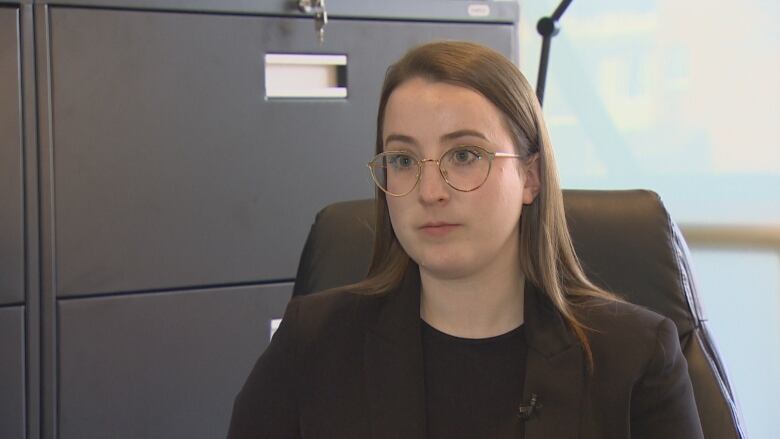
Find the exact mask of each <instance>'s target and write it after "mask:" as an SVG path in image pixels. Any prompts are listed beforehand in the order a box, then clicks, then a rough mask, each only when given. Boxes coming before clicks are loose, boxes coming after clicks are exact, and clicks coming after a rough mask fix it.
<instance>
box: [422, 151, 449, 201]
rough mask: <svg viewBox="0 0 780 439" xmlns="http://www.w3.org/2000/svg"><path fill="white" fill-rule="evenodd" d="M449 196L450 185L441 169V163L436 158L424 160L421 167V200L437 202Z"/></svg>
mask: <svg viewBox="0 0 780 439" xmlns="http://www.w3.org/2000/svg"><path fill="white" fill-rule="evenodd" d="M426 165H430V166H426ZM449 197H450V186H449V185H448V184H447V182H446V181H445V180H444V177H443V176H442V174H441V172H440V171H439V164H438V163H437V162H436V161H435V160H425V161H423V162H422V163H421V169H420V200H421V201H422V202H424V203H437V202H441V201H444V200H447V199H449Z"/></svg>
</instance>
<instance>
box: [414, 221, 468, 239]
mask: <svg viewBox="0 0 780 439" xmlns="http://www.w3.org/2000/svg"><path fill="white" fill-rule="evenodd" d="M459 226H460V224H448V223H431V224H425V225H423V226H422V227H420V230H421V231H422V232H423V233H424V234H426V235H428V236H444V235H447V234H449V233H450V232H452V231H453V230H455V229H456V228H457V227H459Z"/></svg>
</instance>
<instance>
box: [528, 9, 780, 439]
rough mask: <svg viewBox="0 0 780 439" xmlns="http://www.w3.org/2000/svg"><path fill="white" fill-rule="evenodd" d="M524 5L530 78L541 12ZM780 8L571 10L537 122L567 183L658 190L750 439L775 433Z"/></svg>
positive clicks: (778, 396)
mask: <svg viewBox="0 0 780 439" xmlns="http://www.w3.org/2000/svg"><path fill="white" fill-rule="evenodd" d="M559 3H560V2H559V1H549V0H535V1H525V2H521V12H520V21H521V23H520V66H521V69H522V70H523V72H524V73H525V75H526V77H527V78H528V80H529V81H530V82H531V84H533V85H535V84H536V80H537V72H538V64H539V55H540V48H541V43H540V41H541V38H540V37H539V35H538V33H537V31H536V22H537V20H538V19H539V18H540V17H544V16H549V15H551V14H552V12H553V11H554V10H555V8H556V7H557V6H558V4H559ZM777 23H780V3H779V2H777V1H771V0H746V1H743V2H739V3H717V4H715V3H713V2H709V1H704V0H688V1H684V2H680V1H673V0H620V1H598V2H587V1H576V0H575V1H574V2H572V4H571V6H569V8H568V9H567V11H566V13H565V14H564V15H563V18H562V19H561V21H560V22H559V24H560V27H561V31H560V33H559V34H558V35H557V36H556V37H554V38H553V42H552V49H551V55H550V64H549V68H548V77H547V88H546V92H545V99H544V113H545V116H546V120H547V124H548V128H549V130H550V135H551V137H552V140H553V144H554V145H555V148H556V155H557V159H558V164H559V169H560V175H561V180H562V183H563V186H564V187H566V188H589V189H627V188H647V189H652V190H654V191H656V192H658V193H659V194H660V195H661V198H662V199H663V201H664V203H665V204H666V206H667V208H668V209H669V211H670V213H671V215H672V217H673V219H674V220H675V221H676V222H677V223H678V224H679V225H680V227H681V229H682V231H683V234H684V235H685V237H686V240H687V241H688V244H689V246H690V248H691V253H692V258H693V265H694V266H693V269H694V272H695V274H696V280H697V282H698V289H699V294H700V297H701V299H702V301H703V306H704V311H705V314H706V315H707V316H708V318H709V327H710V330H711V331H712V333H713V337H714V339H715V341H716V343H717V346H718V348H719V350H720V353H721V357H722V358H723V360H724V362H725V365H726V367H727V369H728V372H729V375H730V378H731V380H732V385H733V386H734V388H735V389H736V393H737V398H738V400H739V402H740V405H741V409H742V415H743V417H744V420H745V423H746V426H747V433H748V434H749V437H751V438H755V439H770V438H777V437H780V417H778V416H777V414H776V413H777V410H778V408H780V372H779V371H780V318H778V316H780V26H778V25H777Z"/></svg>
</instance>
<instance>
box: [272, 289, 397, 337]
mask: <svg viewBox="0 0 780 439" xmlns="http://www.w3.org/2000/svg"><path fill="white" fill-rule="evenodd" d="M382 297H383V296H382V295H377V294H367V293H362V292H357V291H354V290H351V289H349V288H335V289H330V290H325V291H320V292H316V293H310V294H306V295H303V296H296V297H293V298H292V300H291V301H290V304H289V305H288V310H287V312H286V313H285V319H287V318H290V319H291V320H293V322H292V323H293V324H294V325H295V328H296V332H297V333H298V335H299V336H302V337H303V338H304V339H306V338H310V337H315V336H317V337H319V336H321V335H323V334H328V335H334V332H338V331H344V330H348V331H351V330H353V329H354V328H355V325H360V324H363V323H364V322H365V320H366V319H367V318H368V317H367V316H368V314H370V309H371V308H372V307H373V306H372V305H373V304H375V303H378V302H381V300H382Z"/></svg>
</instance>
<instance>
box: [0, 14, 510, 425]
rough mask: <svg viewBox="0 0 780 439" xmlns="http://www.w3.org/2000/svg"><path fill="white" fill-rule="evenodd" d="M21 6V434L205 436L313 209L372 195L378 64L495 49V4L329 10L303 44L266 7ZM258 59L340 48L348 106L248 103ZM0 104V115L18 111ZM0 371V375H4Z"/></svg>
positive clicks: (239, 374) (501, 33) (4, 292)
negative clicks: (443, 43)
mask: <svg viewBox="0 0 780 439" xmlns="http://www.w3.org/2000/svg"><path fill="white" fill-rule="evenodd" d="M0 1H2V0H0ZM32 3H34V4H33V7H32V8H30V9H29V10H30V12H32V11H34V14H33V15H34V25H35V40H36V46H35V47H36V51H35V61H36V68H37V69H38V72H39V74H38V77H37V78H30V80H34V81H36V86H37V96H38V98H37V105H38V127H39V128H38V135H39V136H38V138H39V145H38V149H39V157H38V160H39V161H40V163H38V169H39V172H40V181H41V182H42V185H41V190H40V191H39V193H36V195H37V196H38V199H37V200H35V201H36V202H38V203H40V205H41V206H42V208H41V211H40V218H38V220H39V221H40V230H42V236H41V245H40V250H39V249H35V248H28V249H26V250H27V251H28V252H34V254H36V255H37V252H38V251H40V255H38V256H40V261H41V262H40V263H41V267H40V269H41V279H42V283H41V286H40V291H35V292H34V294H40V297H41V303H40V305H39V306H38V308H36V312H39V313H40V316H41V319H42V321H41V327H42V328H43V332H42V334H41V337H42V349H41V352H42V354H41V358H40V363H41V377H42V378H41V393H42V395H43V396H42V399H41V403H40V407H38V408H37V409H38V411H39V412H38V413H37V414H36V413H34V414H33V416H35V419H36V422H37V423H39V424H40V436H41V437H59V438H66V439H71V438H72V439H77V438H78V439H81V438H102V437H111V438H138V437H165V438H179V437H180V438H216V437H222V436H224V434H225V433H226V431H227V424H228V420H229V415H230V411H231V409H232V401H233V398H234V397H235V395H236V393H237V392H238V390H239V388H240V386H241V384H242V383H243V380H244V379H245V378H246V376H247V374H248V372H249V370H250V368H251V366H252V365H253V363H254V361H255V360H256V358H257V356H258V355H259V354H260V353H261V352H262V351H263V349H265V347H266V346H267V344H268V340H269V336H270V320H271V319H274V318H279V317H281V315H282V313H283V311H284V307H285V305H286V303H287V301H288V299H289V297H290V293H291V290H292V280H293V278H294V276H295V272H296V269H297V263H298V257H299V255H300V251H301V249H302V247H303V243H304V240H305V238H306V234H307V233H308V229H309V226H310V225H311V222H312V220H313V219H314V216H315V214H316V212H317V211H318V210H319V209H320V208H322V207H323V206H325V205H327V204H329V203H332V202H336V201H340V200H348V199H355V198H366V197H369V196H371V195H372V194H373V191H374V189H373V185H372V183H371V179H370V177H369V175H368V172H367V170H366V167H365V163H366V162H367V161H368V160H369V159H370V157H371V156H372V155H373V142H374V136H375V133H374V130H375V127H374V124H375V117H376V115H375V113H376V106H377V103H378V97H379V91H380V90H379V88H380V85H381V81H382V79H383V77H384V72H385V69H386V68H387V65H388V64H389V63H390V62H392V61H393V60H395V59H397V58H398V57H400V56H401V55H402V54H403V53H404V51H406V50H407V49H408V48H409V47H411V46H413V45H416V44H419V43H422V42H426V41H429V40H432V39H466V40H472V41H476V42H480V43H483V44H486V45H489V46H491V47H494V48H496V49H497V50H499V51H501V52H503V53H505V54H507V55H509V56H510V57H512V58H515V59H516V53H515V51H516V47H517V42H516V38H517V27H516V24H517V5H516V4H514V3H507V2H496V3H493V2H477V3H476V4H477V6H478V8H477V10H478V13H476V14H475V13H471V15H470V12H473V11H472V9H469V7H470V6H471V5H472V3H473V2H472V3H470V2H465V1H456V0H448V1H429V2H419V1H399V2H361V1H338V0H330V1H329V2H327V5H328V8H329V13H330V20H329V23H328V25H327V27H326V32H325V40H324V44H322V45H320V44H319V43H318V42H317V40H316V38H315V33H314V23H313V19H312V18H311V17H310V16H306V15H304V14H302V13H300V12H298V11H297V10H296V9H294V8H293V9H291V8H290V2H287V1H265V2H246V1H238V0H236V1H232V0H227V1H216V0H197V1H192V2H177V1H173V0H168V1H166V0H163V1H153V0H149V1H144V2H131V1H122V0H102V1H101V0H91V1H90V0H74V1H39V2H32ZM182 3H187V4H186V5H182ZM293 3H294V2H293ZM485 5H488V6H489V8H488V10H487V12H486V9H485V8H484V6H485ZM490 8H492V9H490ZM17 10H18V9H14V8H13V7H7V8H0V20H6V19H7V20H11V21H12V20H14V19H15V17H16V15H15V14H17ZM6 11H7V12H8V14H5V12H6ZM23 15H24V14H23ZM6 16H7V17H8V18H6ZM6 29H7V27H6V26H0V34H2V39H0V45H2V44H6V41H10V42H11V43H9V44H16V46H14V47H18V46H19V43H18V38H19V37H18V33H17V34H16V35H17V36H16V38H17V43H13V39H12V37H13V35H12V36H6V35H5V33H6ZM4 50H5V49H4ZM268 53H288V54H331V55H333V54H338V55H345V56H346V58H347V66H346V87H347V93H348V94H347V97H346V98H344V99H339V98H328V99H287V100H284V99H273V98H268V97H266V93H265V89H264V84H265V77H264V75H265V65H264V56H265V55H266V54H268ZM5 58H6V57H4V58H3V60H5ZM3 62H4V61H3ZM4 68H8V67H6V66H5V65H0V69H4ZM0 86H4V87H7V86H8V84H6V83H5V81H0ZM13 86H15V87H17V88H18V87H19V84H16V85H13ZM3 93H8V92H6V91H3ZM17 94H18V93H17ZM5 104H6V103H5V102H3V105H4V107H3V108H2V109H0V111H3V112H10V113H9V114H11V115H12V116H9V117H3V119H2V120H1V121H0V122H2V123H7V120H11V118H12V117H13V115H14V114H17V113H13V111H17V112H18V111H19V110H18V107H19V106H18V105H16V106H15V107H14V106H9V107H8V108H5ZM14 108H16V109H17V110H14ZM2 114H5V113H2ZM16 117H17V118H18V117H19V116H18V115H17V116H16ZM5 133H6V130H3V134H2V135H3V136H4V137H3V143H2V148H3V149H0V154H4V155H7V156H9V157H11V158H12V159H13V160H14V161H15V162H14V166H10V165H8V164H7V161H6V160H4V161H3V162H2V165H0V166H3V171H4V173H5V172H6V168H8V170H9V171H8V172H11V173H13V172H16V174H13V175H12V176H13V178H14V179H16V180H18V181H19V182H21V180H22V174H21V171H22V169H23V167H22V165H21V162H22V160H21V159H22V157H21V156H20V154H21V148H20V147H19V146H14V145H18V144H19V140H18V139H17V138H18V137H19V136H20V135H19V134H18V133H17V134H12V135H11V136H16V137H9V138H10V139H11V140H13V141H15V142H16V144H13V142H12V141H11V140H6V139H5V135H6V134H5ZM14 139H16V140H14ZM6 145H11V147H7V146H6ZM14 154H15V155H14ZM3 157H5V156H3ZM30 159H32V158H30ZM9 175H11V174H9ZM3 178H5V175H4V176H3ZM22 189H23V188H22V186H21V183H19V184H17V186H16V187H10V188H5V187H0V196H2V200H3V202H4V203H5V202H6V200H10V201H12V202H14V203H16V204H17V205H18V207H17V208H16V211H12V214H11V216H5V217H0V227H1V228H0V236H10V237H11V238H13V239H12V241H13V243H14V245H13V246H9V247H6V246H5V244H3V246H4V247H3V249H2V250H3V252H4V253H2V254H0V258H5V259H8V260H13V261H16V263H17V265H16V266H13V264H11V265H10V268H6V267H3V268H0V269H2V270H4V271H3V274H4V275H5V273H6V270H7V271H8V273H10V274H11V276H10V277H9V279H11V280H10V281H3V280H2V279H3V276H0V300H7V301H9V303H10V304H13V305H17V306H16V307H14V308H9V311H8V313H9V314H14V312H15V313H16V314H14V316H16V317H14V318H21V316H22V315H23V314H22V313H21V312H20V311H19V308H20V306H19V305H20V304H22V303H24V289H23V288H22V279H23V276H22V274H23V271H24V270H23V267H22V265H21V262H22V260H23V257H22V256H23V255H22V253H23V252H24V250H25V248H24V247H23V243H24V240H23V239H21V237H22V233H21V232H20V230H21V228H22V226H23V223H22V220H23V218H24V217H23V215H22V213H23V210H22V208H23V203H22V200H23V190H22ZM9 218H10V219H9ZM3 234H5V235H3ZM13 276H16V277H13ZM3 282H6V283H3ZM30 294H33V293H32V292H31V293H30ZM6 298H8V299H6ZM12 311H13V312H12ZM2 318H4V316H3V315H2V314H0V319H2ZM9 318H10V317H9ZM16 323H18V322H17V320H10V321H9V324H12V325H15V324H16ZM0 324H2V322H0ZM22 329H23V327H22ZM22 337H23V332H20V333H19V334H18V340H19V341H20V342H21V341H23V338H22ZM9 346H10V345H9ZM13 346H16V345H13ZM19 346H22V345H19ZM14 349H15V350H14V352H16V350H18V349H16V348H15V347H14ZM19 355H21V354H19ZM20 358H21V357H20ZM19 364H21V363H19ZM3 367H5V366H3ZM9 367H10V366H9ZM0 370H1V371H2V373H3V374H4V376H3V379H5V381H2V380H0V383H4V382H6V381H8V382H17V381H19V380H21V381H23V379H21V378H19V376H18V375H14V373H17V374H18V373H20V372H19V371H16V369H14V370H11V369H8V371H6V370H5V369H0ZM9 377H10V378H9ZM35 379H36V378H35V377H29V378H28V380H35ZM20 389H24V387H21V388H20ZM20 392H21V393H19V397H20V398H22V400H23V396H24V394H23V392H22V391H20ZM1 398H2V397H0V403H2V404H11V403H12V402H6V401H5V400H4V399H1ZM14 398H15V399H13V398H9V401H11V399H13V401H17V400H18V399H19V398H16V397H15V396H14ZM21 404H22V406H23V405H24V404H23V403H21ZM7 413H9V415H6V412H5V411H4V412H2V413H0V417H4V418H5V417H8V418H9V419H10V416H11V412H7ZM14 413H15V412H14ZM4 425H5V424H4V423H2V422H0V427H2V426H4ZM20 425H21V424H20ZM2 428H4V427H2ZM14 431H15V430H14ZM2 433H3V431H0V436H2V437H6V436H5V435H4V434H2ZM33 436H34V434H33ZM8 437H12V436H8Z"/></svg>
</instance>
